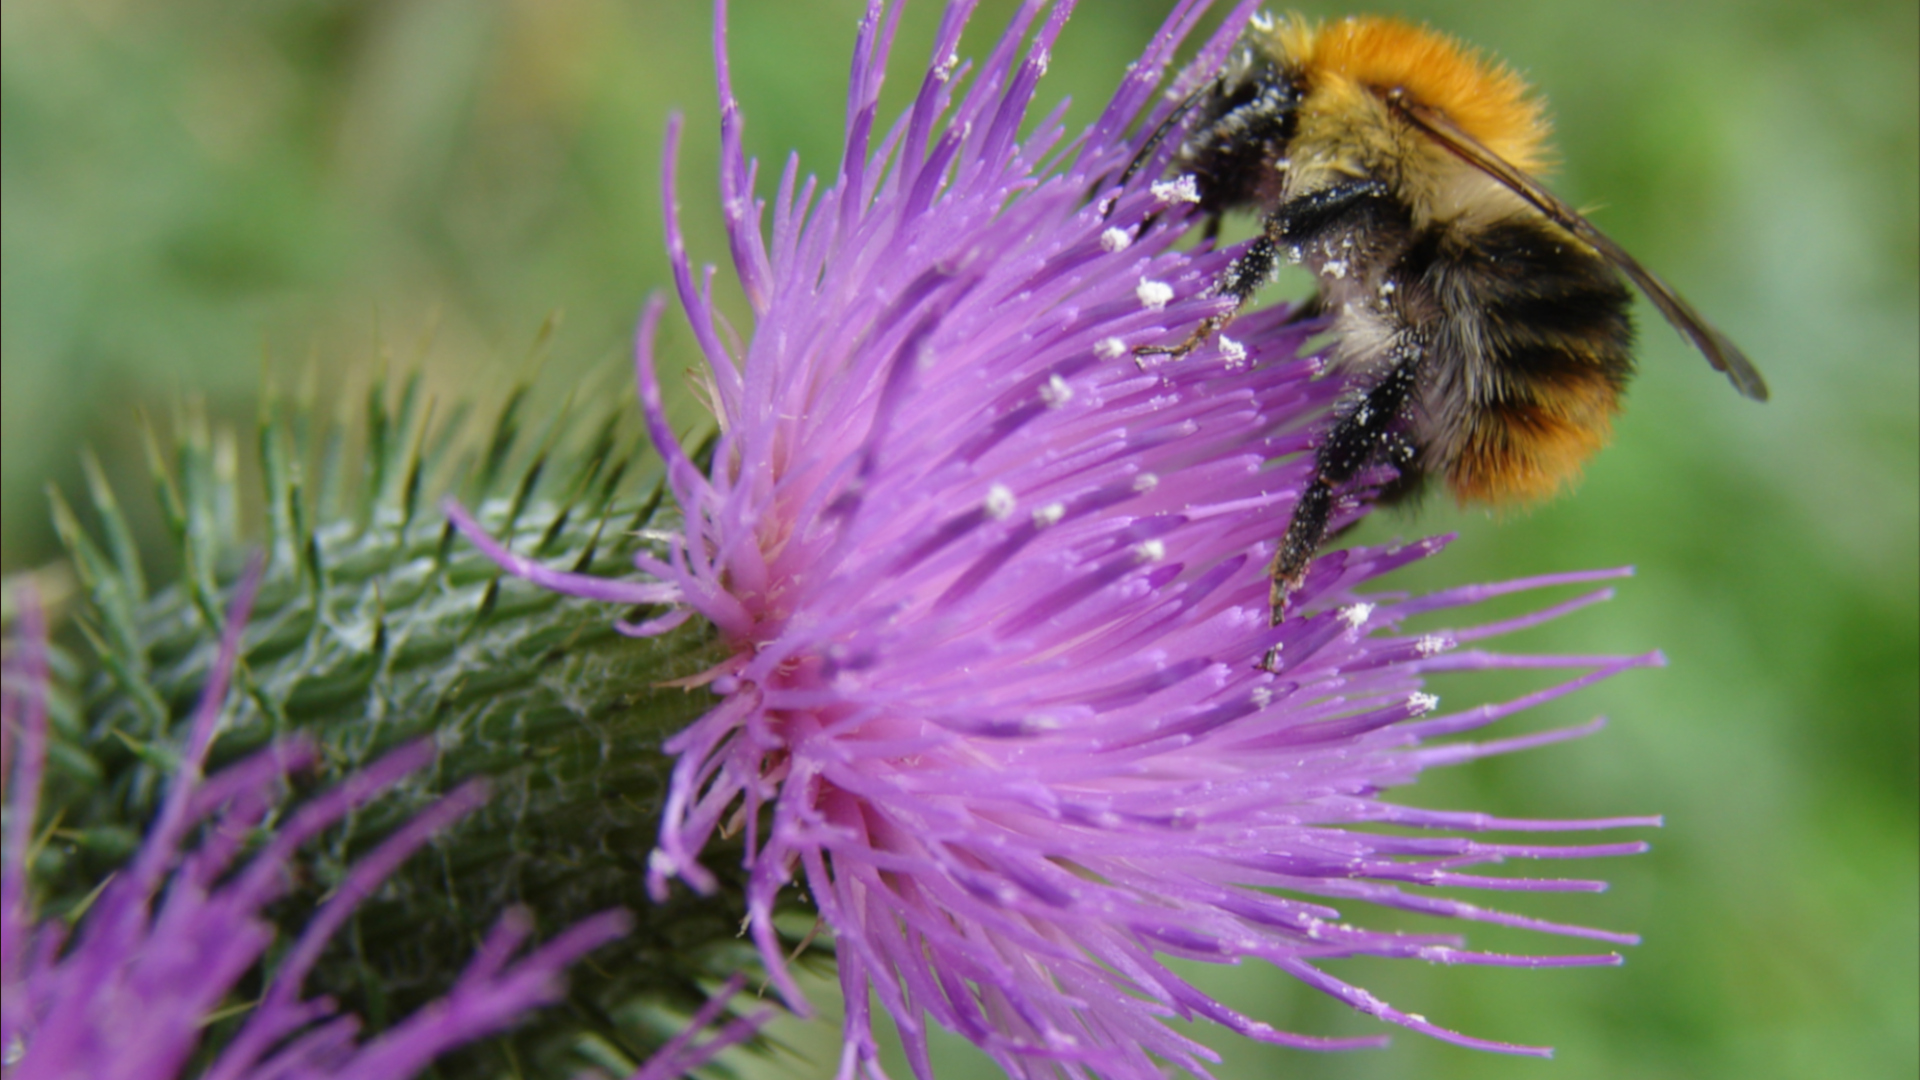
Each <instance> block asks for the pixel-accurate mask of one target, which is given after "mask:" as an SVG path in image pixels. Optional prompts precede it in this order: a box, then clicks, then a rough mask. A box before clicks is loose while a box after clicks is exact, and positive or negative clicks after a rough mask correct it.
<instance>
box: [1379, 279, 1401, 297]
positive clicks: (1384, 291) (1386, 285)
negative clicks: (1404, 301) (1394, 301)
mask: <svg viewBox="0 0 1920 1080" xmlns="http://www.w3.org/2000/svg"><path fill="white" fill-rule="evenodd" d="M1396 288H1398V286H1396V285H1395V284H1394V283H1393V282H1391V281H1383V282H1381V283H1380V295H1381V296H1392V295H1393V291H1394V289H1396Z"/></svg>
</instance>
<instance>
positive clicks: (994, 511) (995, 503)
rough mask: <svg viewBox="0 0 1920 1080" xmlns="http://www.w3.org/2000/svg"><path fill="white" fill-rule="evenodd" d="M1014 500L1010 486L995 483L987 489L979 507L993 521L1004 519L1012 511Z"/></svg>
mask: <svg viewBox="0 0 1920 1080" xmlns="http://www.w3.org/2000/svg"><path fill="white" fill-rule="evenodd" d="M1014 501H1015V500H1014V498H1013V489H1012V488H1010V487H1008V486H1007V485H1005V484H995V485H993V486H992V487H990V488H988V489H987V499H986V501H985V502H983V503H981V504H980V509H982V510H984V511H986V514H987V516H988V517H990V518H992V519H993V520H995V521H1005V520H1007V518H1008V516H1009V515H1011V514H1012V513H1013V507H1014Z"/></svg>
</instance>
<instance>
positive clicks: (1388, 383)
mask: <svg viewBox="0 0 1920 1080" xmlns="http://www.w3.org/2000/svg"><path fill="white" fill-rule="evenodd" d="M1394 358H1395V359H1394V364H1393V367H1392V368H1391V369H1390V370H1389V371H1388V372H1387V375H1386V377H1385V378H1383V379H1381V380H1380V381H1379V382H1378V383H1376V384H1374V387H1373V389H1371V390H1368V391H1367V393H1366V396H1364V397H1362V398H1361V399H1360V400H1359V401H1358V402H1356V403H1355V404H1354V405H1353V407H1352V408H1350V409H1347V410H1345V411H1344V412H1343V413H1342V414H1341V415H1340V417H1339V419H1338V420H1336V421H1335V422H1334V425H1333V427H1332V429H1331V430H1329V431H1328V432H1327V435H1326V438H1325V440H1324V441H1322V442H1321V444H1320V447H1319V449H1318V450H1316V451H1315V452H1314V464H1313V479H1312V480H1310V481H1308V483H1307V487H1306V490H1305V491H1302V492H1301V493H1300V501H1299V502H1298V503H1297V504H1295V505H1294V508H1293V520H1292V521H1290V522H1288V523H1287V532H1286V535H1285V536H1284V537H1282V539H1281V541H1280V548H1279V550H1278V551H1276V552H1275V553H1274V557H1273V577H1272V581H1273V587H1272V591H1271V593H1270V602H1271V603H1272V605H1273V611H1272V619H1273V625H1275V626H1278V625H1280V622H1281V620H1282V619H1284V618H1285V617H1286V605H1287V599H1288V597H1290V596H1291V595H1292V594H1293V591H1294V590H1295V589H1298V588H1299V587H1300V584H1301V582H1302V581H1304V580H1305V579H1306V576H1307V567H1308V566H1309V565H1310V564H1311V563H1312V562H1313V557H1314V555H1316V554H1318V553H1319V551H1320V545H1321V544H1323V543H1325V542H1326V539H1327V524H1328V521H1329V519H1330V518H1331V516H1332V513H1333V497H1334V494H1335V493H1336V492H1337V491H1338V490H1339V489H1340V486H1341V485H1343V484H1345V483H1347V482H1348V481H1349V480H1352V479H1353V478H1354V477H1355V476H1357V475H1359V474H1360V473H1361V472H1362V471H1363V470H1365V469H1366V468H1367V467H1369V466H1371V465H1375V464H1378V463H1380V462H1383V461H1390V462H1392V463H1393V464H1395V465H1396V466H1401V467H1406V466H1409V465H1411V463H1412V461H1413V458H1414V456H1415V455H1414V452H1413V446H1412V445H1411V444H1410V443H1408V442H1407V441H1406V439H1405V437H1404V436H1402V435H1401V434H1400V429H1401V428H1402V426H1403V425H1402V419H1403V417H1404V415H1405V413H1406V411H1407V409H1408V408H1409V407H1410V406H1411V405H1412V403H1413V398H1414V389H1415V387H1416V385H1417V383H1418V380H1419V369H1420V347H1419V346H1418V345H1417V344H1413V343H1412V342H1408V343H1407V344H1405V345H1403V346H1398V347H1396V348H1395V349H1394Z"/></svg>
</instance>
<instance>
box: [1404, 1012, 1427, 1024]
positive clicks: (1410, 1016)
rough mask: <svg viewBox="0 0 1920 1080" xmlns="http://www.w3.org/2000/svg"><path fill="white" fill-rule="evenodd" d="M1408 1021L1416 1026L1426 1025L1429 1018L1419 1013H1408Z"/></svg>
mask: <svg viewBox="0 0 1920 1080" xmlns="http://www.w3.org/2000/svg"><path fill="white" fill-rule="evenodd" d="M1407 1019H1409V1020H1411V1021H1413V1022H1414V1023H1416V1024H1424V1023H1426V1022H1427V1018H1426V1017H1424V1016H1421V1015H1420V1014H1419V1013H1408V1014H1407Z"/></svg>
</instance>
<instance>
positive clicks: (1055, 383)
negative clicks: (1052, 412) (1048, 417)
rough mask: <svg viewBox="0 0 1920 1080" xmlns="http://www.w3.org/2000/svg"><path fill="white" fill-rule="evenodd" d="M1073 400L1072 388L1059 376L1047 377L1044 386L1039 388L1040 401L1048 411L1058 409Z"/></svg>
mask: <svg viewBox="0 0 1920 1080" xmlns="http://www.w3.org/2000/svg"><path fill="white" fill-rule="evenodd" d="M1072 400H1073V387H1071V386H1068V385H1067V380H1065V379H1063V378H1061V377H1060V376H1059V375H1049V376H1047V382H1046V385H1044V386H1042V387H1041V388H1040V401H1041V402H1042V403H1043V404H1045V405H1046V407H1047V408H1049V409H1058V408H1060V407H1061V406H1062V405H1065V404H1066V403H1067V402H1069V401H1072Z"/></svg>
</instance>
